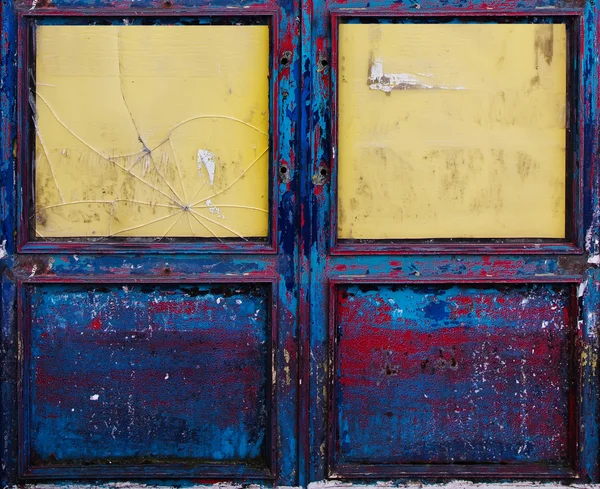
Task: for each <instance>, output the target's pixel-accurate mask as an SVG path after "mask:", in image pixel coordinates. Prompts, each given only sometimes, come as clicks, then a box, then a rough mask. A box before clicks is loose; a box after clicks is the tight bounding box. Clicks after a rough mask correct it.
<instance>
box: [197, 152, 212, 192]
mask: <svg viewBox="0 0 600 489" xmlns="http://www.w3.org/2000/svg"><path fill="white" fill-rule="evenodd" d="M215 158H216V157H215V154H214V153H211V152H210V151H208V150H207V149H199V150H198V171H201V170H202V167H203V166H204V168H206V171H207V172H208V180H209V181H210V184H211V186H212V185H214V184H215V167H216V163H215Z"/></svg>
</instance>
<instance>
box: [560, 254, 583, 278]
mask: <svg viewBox="0 0 600 489" xmlns="http://www.w3.org/2000/svg"><path fill="white" fill-rule="evenodd" d="M558 266H559V267H560V268H561V269H563V270H564V271H565V272H566V273H570V274H573V275H584V274H585V273H586V271H587V270H588V268H589V264H588V262H587V255H565V256H560V257H558Z"/></svg>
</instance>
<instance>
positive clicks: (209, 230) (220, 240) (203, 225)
mask: <svg viewBox="0 0 600 489" xmlns="http://www.w3.org/2000/svg"><path fill="white" fill-rule="evenodd" d="M191 212H193V214H191V216H192V217H193V218H194V219H196V221H198V222H199V223H200V225H201V226H202V227H203V228H204V229H206V230H207V231H208V232H209V233H210V234H212V235H213V236H214V237H215V238H217V239H218V240H219V243H222V242H223V240H222V239H221V238H219V237H218V236H217V235H216V234H215V232H214V231H213V230H212V229H210V228H209V227H208V226H207V225H206V224H204V223H203V222H202V221H201V220H200V219H198V218H197V217H196V216H195V215H194V214H195V212H194V211H191ZM189 214H190V213H188V215H189ZM190 228H191V222H190ZM192 232H193V231H192ZM194 236H195V235H194Z"/></svg>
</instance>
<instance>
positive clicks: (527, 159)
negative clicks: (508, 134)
mask: <svg viewBox="0 0 600 489" xmlns="http://www.w3.org/2000/svg"><path fill="white" fill-rule="evenodd" d="M534 166H535V162H534V161H533V158H531V156H530V155H528V154H527V153H523V152H522V151H518V152H517V173H518V174H519V176H520V177H521V178H523V179H524V178H527V177H528V176H529V173H530V172H531V169H532V168H533V167H534Z"/></svg>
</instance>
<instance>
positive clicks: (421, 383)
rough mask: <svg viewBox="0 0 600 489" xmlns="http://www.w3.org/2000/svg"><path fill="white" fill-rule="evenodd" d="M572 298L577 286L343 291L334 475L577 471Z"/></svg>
mask: <svg viewBox="0 0 600 489" xmlns="http://www.w3.org/2000/svg"><path fill="white" fill-rule="evenodd" d="M573 293H574V290H573V287H572V286H571V285H569V284H527V285H521V284H516V285H504V286H498V285H487V284H486V285H461V286H457V285H445V284H435V285H434V284H429V285H424V284H414V285H412V284H411V285H406V284H404V285H395V284H394V285H388V284H381V285H373V284H361V285H354V284H351V283H349V284H336V286H335V301H336V302H335V306H334V307H335V315H334V321H333V322H334V324H333V328H334V330H333V331H332V332H331V336H332V337H334V338H336V340H337V347H335V352H334V355H335V357H334V373H333V376H334V380H333V382H334V384H333V386H332V389H334V392H333V395H334V409H335V410H336V411H337V415H336V416H335V419H334V420H333V423H334V426H333V428H334V434H333V436H332V438H331V442H330V443H331V446H332V447H335V449H334V451H333V454H332V455H333V460H332V463H333V464H335V469H334V470H336V472H339V473H344V471H346V470H348V471H349V472H350V473H352V471H356V470H357V469H358V466H361V465H373V464H386V465H391V464H419V463H421V464H422V463H437V464H440V463H481V464H488V463H515V464H516V463H518V464H540V463H548V464H555V465H558V466H561V465H565V464H567V463H568V462H569V460H570V458H571V457H573V455H575V454H574V453H572V450H573V448H574V447H575V445H574V444H573V441H575V440H572V439H571V437H572V435H573V434H572V433H570V431H569V423H570V422H571V419H573V417H575V416H576V412H574V410H573V408H574V407H575V404H574V403H575V402H576V393H575V392H574V391H571V379H572V378H573V376H574V374H575V372H573V370H574V369H573V365H572V362H571V355H572V353H573V352H572V349H573V348H574V345H573V344H572V341H573V338H574V328H575V325H574V324H573V321H572V318H574V317H576V311H573V310H572V308H573V306H574V305H575V304H576V303H574V301H573V300H572V296H573ZM538 405H543V406H544V410H543V411H542V412H536V406H538ZM570 410H571V411H572V412H570ZM388 468H389V467H388ZM522 469H523V470H527V471H529V470H531V468H530V467H523V468H522ZM513 470H515V471H517V470H520V468H517V467H515V468H514V469H513Z"/></svg>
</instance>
